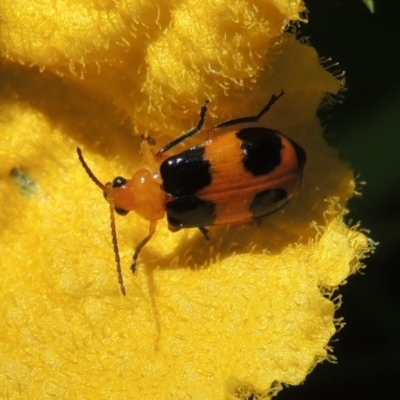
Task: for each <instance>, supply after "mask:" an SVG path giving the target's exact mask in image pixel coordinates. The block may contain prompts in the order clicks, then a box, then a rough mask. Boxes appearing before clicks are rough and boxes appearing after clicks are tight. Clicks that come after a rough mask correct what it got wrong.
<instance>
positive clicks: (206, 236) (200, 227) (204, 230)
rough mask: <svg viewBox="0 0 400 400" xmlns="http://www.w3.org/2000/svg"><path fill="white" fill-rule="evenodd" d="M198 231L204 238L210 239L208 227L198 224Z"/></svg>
mask: <svg viewBox="0 0 400 400" xmlns="http://www.w3.org/2000/svg"><path fill="white" fill-rule="evenodd" d="M199 230H200V232H201V233H202V234H203V235H204V237H205V238H206V240H210V237H209V236H208V229H207V228H205V227H204V226H199Z"/></svg>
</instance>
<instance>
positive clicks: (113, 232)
mask: <svg viewBox="0 0 400 400" xmlns="http://www.w3.org/2000/svg"><path fill="white" fill-rule="evenodd" d="M76 152H77V153H78V157H79V161H80V162H81V164H82V167H83V168H84V170H85V171H86V173H87V174H88V175H89V178H90V179H91V180H92V181H93V182H94V183H95V184H96V185H97V186H98V187H99V188H100V189H102V190H103V192H104V193H106V192H107V186H106V185H103V184H102V183H101V182H100V181H99V180H98V179H97V178H96V177H95V175H94V173H93V172H92V170H91V169H90V168H89V166H88V165H87V164H86V161H85V160H84V158H83V155H82V150H81V149H80V148H79V147H77V148H76ZM109 199H110V200H112V196H110V197H109ZM114 210H115V207H114V202H113V201H110V220H111V237H112V243H113V247H114V254H115V262H116V263H117V275H118V282H119V286H120V288H121V293H122V294H123V295H124V296H125V295H126V290H125V285H124V280H123V278H122V270H121V259H120V257H119V250H118V241H117V231H116V229H115V217H114Z"/></svg>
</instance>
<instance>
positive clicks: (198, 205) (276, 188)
mask: <svg viewBox="0 0 400 400" xmlns="http://www.w3.org/2000/svg"><path fill="white" fill-rule="evenodd" d="M283 94H284V92H283V91H282V92H281V93H280V94H279V95H272V97H271V98H270V100H269V102H268V103H267V105H266V106H265V107H264V108H263V109H262V110H261V111H260V112H259V113H258V114H257V115H255V116H249V117H242V118H236V119H231V120H228V121H225V122H222V123H220V124H217V125H215V126H214V127H213V128H211V129H210V130H209V131H208V138H207V140H206V141H205V142H204V143H202V144H200V145H198V146H195V147H191V148H189V149H187V150H184V151H182V152H181V153H178V154H176V155H173V156H170V157H166V156H165V154H164V153H166V152H167V151H168V150H170V149H172V148H173V147H175V146H176V145H178V144H179V143H181V142H183V141H184V140H186V139H187V138H189V137H191V136H194V135H196V134H197V133H198V132H200V130H201V129H202V127H203V125H204V122H205V117H206V113H207V105H208V101H206V102H205V104H204V105H203V106H202V107H201V110H200V118H199V122H198V124H197V126H195V127H194V128H192V129H191V130H189V131H188V132H186V133H184V134H182V135H180V136H178V137H177V138H175V139H174V140H172V141H171V142H169V143H168V144H167V145H166V146H164V147H163V148H161V149H160V150H159V151H158V152H157V153H156V154H155V155H154V154H153V153H152V151H151V149H150V143H149V142H150V139H149V138H144V139H143V141H142V143H141V147H142V151H143V155H144V157H145V160H146V161H147V163H148V165H149V167H150V169H144V168H141V169H139V170H138V171H136V172H135V173H134V174H133V176H132V178H131V179H125V178H122V177H116V178H115V179H114V180H113V181H112V182H107V183H106V184H103V183H101V182H100V181H99V180H98V179H97V178H96V176H95V175H94V174H93V172H92V171H91V170H90V168H89V167H88V165H87V164H86V162H85V160H84V159H83V155H82V152H81V150H80V149H79V148H77V152H78V157H79V160H80V162H81V164H82V166H83V168H84V169H85V171H86V173H87V174H88V175H89V177H90V178H91V179H92V181H93V182H94V183H95V184H96V185H97V186H98V187H100V188H101V189H102V190H103V193H104V197H105V199H106V200H107V202H108V203H109V205H110V218H111V232H112V241H113V246H114V253H115V261H116V265H117V274H118V281H119V285H120V288H121V292H122V294H123V295H125V293H126V291H125V286H124V283H123V279H122V272H121V265H120V257H119V251H118V244H117V235H116V229H115V219H114V211H115V212H116V213H117V214H120V215H126V214H128V212H129V211H135V212H136V213H137V214H139V215H140V216H142V217H143V218H145V219H146V220H148V221H149V223H150V225H149V232H148V234H147V236H146V237H145V238H144V239H143V240H142V241H141V242H139V244H138V245H137V246H136V248H135V252H134V255H133V259H132V264H131V270H132V272H135V270H136V261H137V258H138V256H139V253H140V251H141V250H142V248H143V247H144V246H145V245H146V244H147V242H148V241H149V240H150V239H151V238H152V236H153V234H154V232H155V230H156V226H157V222H158V220H160V219H162V218H164V216H165V214H166V216H167V221H168V227H169V229H170V230H171V231H173V232H175V231H178V230H180V229H182V228H199V229H200V231H201V232H202V234H203V235H204V236H205V238H206V239H208V230H207V229H206V227H207V226H212V225H223V224H234V223H246V222H249V221H253V220H260V219H261V218H262V217H264V216H266V215H268V214H271V213H273V212H275V211H277V210H279V209H280V208H282V207H283V206H284V205H285V204H287V202H288V201H289V200H290V198H291V197H292V196H293V195H294V194H295V193H296V191H297V189H298V188H299V186H300V184H301V180H302V173H303V168H304V165H305V163H306V159H307V156H306V153H305V151H304V150H303V149H302V147H300V146H299V145H298V144H297V143H296V142H294V141H293V140H292V139H290V138H289V137H288V136H286V135H285V134H283V133H281V132H279V131H277V130H274V129H270V128H265V127H258V126H251V125H248V126H246V127H242V128H240V129H230V130H227V131H226V132H224V133H221V134H220V135H214V133H215V132H216V131H217V130H218V129H221V128H229V127H233V126H235V125H240V124H251V123H256V122H258V120H259V119H260V118H261V117H262V116H263V115H264V114H266V113H267V111H268V110H269V109H270V108H271V106H272V105H273V104H274V103H275V102H276V101H277V100H278V99H279V98H280V97H281V96H283Z"/></svg>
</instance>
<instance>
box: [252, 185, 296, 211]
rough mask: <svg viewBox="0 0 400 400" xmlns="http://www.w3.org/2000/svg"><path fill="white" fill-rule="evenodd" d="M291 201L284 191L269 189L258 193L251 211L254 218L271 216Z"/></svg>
mask: <svg viewBox="0 0 400 400" xmlns="http://www.w3.org/2000/svg"><path fill="white" fill-rule="evenodd" d="M288 201H289V199H288V197H287V193H286V191H285V190H283V189H267V190H263V191H262V192H259V193H257V194H256V195H255V196H254V198H253V201H252V202H251V204H250V207H249V211H250V212H251V213H252V214H253V217H254V218H260V217H263V216H264V215H267V214H271V213H273V212H274V211H276V210H278V209H280V208H281V207H283V206H284V205H285V204H286V203H287V202H288Z"/></svg>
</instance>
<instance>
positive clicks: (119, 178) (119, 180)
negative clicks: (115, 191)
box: [112, 176, 126, 188]
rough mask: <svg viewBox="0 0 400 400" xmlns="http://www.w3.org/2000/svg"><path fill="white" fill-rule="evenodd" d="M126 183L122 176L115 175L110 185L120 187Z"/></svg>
mask: <svg viewBox="0 0 400 400" xmlns="http://www.w3.org/2000/svg"><path fill="white" fill-rule="evenodd" d="M125 183H126V179H125V178H122V176H117V177H116V178H114V180H113V181H112V187H114V188H115V187H121V186H124V185H125Z"/></svg>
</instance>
